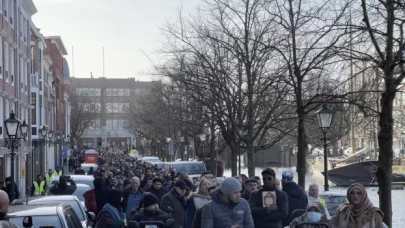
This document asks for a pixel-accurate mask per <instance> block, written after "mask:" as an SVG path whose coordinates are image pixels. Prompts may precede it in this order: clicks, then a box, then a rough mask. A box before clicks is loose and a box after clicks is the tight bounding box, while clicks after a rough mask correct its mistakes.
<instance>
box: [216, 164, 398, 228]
mask: <svg viewBox="0 0 405 228" xmlns="http://www.w3.org/2000/svg"><path fill="white" fill-rule="evenodd" d="M271 168H273V167H271ZM263 169H264V168H256V169H255V175H256V176H260V177H261V172H262V170H263ZM273 169H274V171H276V175H277V178H279V179H281V175H282V173H283V172H284V171H286V170H289V171H292V172H294V173H295V176H294V181H297V179H296V178H297V173H296V172H295V167H292V168H273ZM241 171H242V173H243V174H246V176H247V174H248V171H247V169H246V168H242V170H241ZM224 176H226V177H229V176H231V171H230V170H225V173H224ZM312 183H316V184H318V185H319V190H320V192H322V191H323V184H324V177H323V175H322V174H321V173H320V172H316V171H315V172H314V173H313V174H307V175H306V178H305V186H306V188H308V186H309V185H310V184H312ZM366 189H367V193H368V197H369V198H370V200H371V202H372V203H373V204H374V206H376V207H378V205H379V200H378V194H377V191H378V188H377V187H367V188H366ZM306 190H307V189H306ZM329 190H330V191H331V192H338V193H344V194H346V191H347V188H345V187H336V186H331V187H330V189H329ZM404 199H405V190H392V210H393V214H392V220H393V227H394V228H402V227H405V225H404V224H405V203H404V201H403V200H404ZM401 224H402V225H401Z"/></svg>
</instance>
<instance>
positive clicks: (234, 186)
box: [221, 177, 242, 195]
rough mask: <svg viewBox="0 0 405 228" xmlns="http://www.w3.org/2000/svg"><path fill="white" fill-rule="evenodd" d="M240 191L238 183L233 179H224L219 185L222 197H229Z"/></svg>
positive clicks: (240, 187)
mask: <svg viewBox="0 0 405 228" xmlns="http://www.w3.org/2000/svg"><path fill="white" fill-rule="evenodd" d="M240 191H242V186H241V185H240V183H239V181H238V180H237V179H235V178H233V177H228V178H225V180H224V181H223V182H222V184H221V192H222V194H224V195H229V194H233V193H237V192H240Z"/></svg>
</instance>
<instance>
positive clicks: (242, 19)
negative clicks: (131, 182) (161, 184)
mask: <svg viewBox="0 0 405 228" xmlns="http://www.w3.org/2000/svg"><path fill="white" fill-rule="evenodd" d="M404 12H405V4H404V3H402V1H394V0H379V1H373V0H344V1H342V0H326V1H316V0H315V1H301V0H270V1H269V0H205V1H204V3H203V4H202V5H201V6H199V7H198V8H197V9H196V10H195V12H194V13H193V14H192V15H188V16H184V15H182V12H179V14H178V18H177V19H176V20H173V21H168V22H167V23H166V24H165V25H164V26H163V27H162V31H163V32H164V33H165V35H166V38H167V39H166V42H165V43H164V44H163V46H162V48H161V52H160V53H161V55H162V58H161V59H164V60H165V61H163V62H160V63H156V65H155V70H156V72H157V74H159V75H161V76H163V81H164V82H165V81H168V82H167V83H166V82H165V83H163V84H162V85H161V86H160V87H159V88H157V89H156V91H154V92H153V93H151V94H148V95H145V96H140V97H139V98H135V99H136V100H135V101H134V104H133V105H132V106H131V108H130V110H129V111H128V121H127V127H128V129H131V130H132V131H133V132H134V133H136V134H138V135H142V136H144V137H147V138H152V139H154V140H157V141H160V142H162V143H163V144H164V143H165V142H166V139H167V137H171V138H173V139H174V140H176V141H178V140H177V138H178V137H179V136H186V137H187V136H188V135H193V136H195V137H194V138H196V136H197V135H198V134H200V133H203V132H205V133H207V134H208V135H209V136H210V137H209V140H208V143H209V148H210V150H209V151H211V152H213V151H219V150H220V148H222V147H223V146H216V141H218V136H217V135H216V134H215V133H216V132H220V133H221V134H220V138H221V140H223V142H224V144H226V145H227V146H228V147H229V148H230V149H231V151H232V175H235V174H236V167H237V166H236V162H237V160H236V158H237V154H236V153H237V151H238V146H239V143H238V142H239V141H242V142H243V145H244V147H245V150H246V151H247V157H248V172H249V176H253V175H254V166H253V155H254V153H255V151H257V150H260V149H264V148H269V147H271V146H273V145H275V144H276V143H278V142H280V140H283V139H285V138H291V137H294V138H296V141H297V147H298V153H297V157H298V159H297V172H298V183H299V184H300V185H301V186H303V187H305V174H306V155H307V154H308V142H309V141H317V140H318V139H317V138H318V136H317V133H313V132H316V131H317V130H315V129H313V127H314V125H315V124H314V120H315V119H314V111H315V110H317V109H318V108H319V107H320V105H321V104H323V103H329V104H330V105H331V106H332V107H333V109H334V110H336V111H337V114H336V116H335V117H337V119H339V121H338V122H336V119H335V123H338V124H336V125H334V126H336V128H338V129H339V130H337V131H335V132H334V134H335V135H337V136H336V137H335V138H334V139H335V140H334V141H333V142H331V143H332V144H336V143H337V140H338V139H339V138H340V137H342V136H343V135H344V134H348V133H349V132H348V129H349V126H348V124H347V123H354V122H356V121H362V119H364V118H369V119H370V120H371V121H369V123H368V124H367V126H369V127H368V129H372V131H373V132H375V131H378V136H377V137H378V147H379V155H378V160H379V166H378V172H377V177H378V181H379V188H380V194H379V196H380V208H381V209H382V211H383V212H384V222H385V223H386V224H389V225H390V224H392V223H391V174H392V163H393V148H392V146H393V126H394V121H393V102H394V99H395V96H396V94H397V93H398V90H399V89H400V87H401V85H402V81H403V79H404V77H405V72H404V65H403V64H404V49H405V43H404V35H403V34H404V33H403V32H404V31H403V27H404V24H405V19H403V18H405V17H404V16H405V15H404ZM359 78H361V80H360V81H359ZM348 111H350V112H348ZM374 120H378V126H376V124H375V123H374V122H373V121H374ZM315 126H316V125H315ZM307 132H311V134H307ZM311 144H312V145H314V143H311ZM182 154H183V153H182ZM213 154H214V153H211V157H212V158H215V157H214V155H213ZM182 156H183V155H182ZM213 160H214V159H213Z"/></svg>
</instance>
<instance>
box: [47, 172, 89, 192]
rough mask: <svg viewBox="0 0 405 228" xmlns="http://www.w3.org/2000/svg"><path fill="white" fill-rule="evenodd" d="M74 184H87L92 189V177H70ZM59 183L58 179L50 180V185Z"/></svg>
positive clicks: (56, 177)
mask: <svg viewBox="0 0 405 228" xmlns="http://www.w3.org/2000/svg"><path fill="white" fill-rule="evenodd" d="M70 178H72V179H73V180H74V181H75V183H76V184H87V185H88V186H90V188H92V189H93V188H94V184H93V180H94V177H93V176H92V175H89V176H88V175H70ZM58 182H59V177H58V176H55V177H53V178H52V181H51V185H54V184H56V183H58Z"/></svg>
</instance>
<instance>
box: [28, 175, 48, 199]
mask: <svg viewBox="0 0 405 228" xmlns="http://www.w3.org/2000/svg"><path fill="white" fill-rule="evenodd" d="M45 189H46V183H45V181H44V180H43V178H42V176H41V175H37V180H36V181H34V183H33V184H32V187H31V196H40V195H42V194H43V193H44V190H45Z"/></svg>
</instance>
